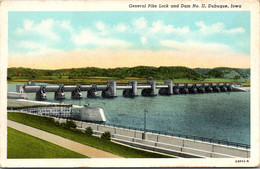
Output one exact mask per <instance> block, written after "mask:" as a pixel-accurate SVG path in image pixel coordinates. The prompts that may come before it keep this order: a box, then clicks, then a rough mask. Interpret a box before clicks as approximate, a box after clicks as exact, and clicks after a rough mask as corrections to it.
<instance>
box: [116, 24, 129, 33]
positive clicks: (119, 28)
mask: <svg viewBox="0 0 260 169" xmlns="http://www.w3.org/2000/svg"><path fill="white" fill-rule="evenodd" d="M114 30H115V31H117V32H125V31H126V30H127V26H126V25H125V24H123V23H119V24H117V25H116V26H114Z"/></svg>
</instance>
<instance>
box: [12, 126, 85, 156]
mask: <svg viewBox="0 0 260 169" xmlns="http://www.w3.org/2000/svg"><path fill="white" fill-rule="evenodd" d="M7 138H8V145H7V158H87V157H86V156H84V155H81V154H79V153H76V152H74V151H70V150H68V149H65V148H63V147H60V146H58V145H55V144H52V143H50V142H47V141H44V140H42V139H39V138H36V137H33V136H31V135H28V134H25V133H22V132H20V131H17V130H15V129H12V128H9V127H8V137H7Z"/></svg>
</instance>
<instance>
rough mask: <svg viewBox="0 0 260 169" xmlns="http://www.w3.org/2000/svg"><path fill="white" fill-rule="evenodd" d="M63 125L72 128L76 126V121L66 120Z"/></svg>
mask: <svg viewBox="0 0 260 169" xmlns="http://www.w3.org/2000/svg"><path fill="white" fill-rule="evenodd" d="M65 125H66V127H68V128H72V129H75V128H76V127H77V125H76V123H75V122H74V121H72V120H67V121H66V124H65Z"/></svg>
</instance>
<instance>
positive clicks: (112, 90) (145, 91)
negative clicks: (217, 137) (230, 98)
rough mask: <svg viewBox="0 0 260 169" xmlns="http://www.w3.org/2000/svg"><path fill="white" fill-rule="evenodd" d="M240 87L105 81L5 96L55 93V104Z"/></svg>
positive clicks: (21, 88)
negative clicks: (69, 100) (84, 94)
mask: <svg viewBox="0 0 260 169" xmlns="http://www.w3.org/2000/svg"><path fill="white" fill-rule="evenodd" d="M240 86H241V85H240V84H233V83H205V84H174V83H173V82H172V81H169V80H167V81H165V82H164V84H157V83H156V81H147V84H138V82H137V81H129V83H128V85H118V84H117V82H116V81H115V80H111V81H108V84H107V85H96V84H93V85H80V84H78V85H63V84H61V85H53V86H52V85H48V86H45V85H17V86H16V93H8V94H9V96H10V97H12V96H13V97H15V95H17V96H18V97H19V95H20V96H21V98H26V94H27V93H36V96H35V98H36V100H46V99H47V97H46V94H45V93H46V92H54V98H55V99H56V100H61V99H65V98H66V97H65V92H71V98H72V99H82V98H83V95H82V92H84V91H86V92H87V96H86V97H87V98H97V97H100V96H98V93H97V92H98V91H102V94H101V96H102V97H103V98H113V97H117V91H118V90H122V96H124V97H135V96H138V90H142V92H141V95H142V96H156V95H157V89H159V92H158V94H159V95H174V94H196V93H212V92H215V93H218V92H232V91H244V89H241V88H239V87H240Z"/></svg>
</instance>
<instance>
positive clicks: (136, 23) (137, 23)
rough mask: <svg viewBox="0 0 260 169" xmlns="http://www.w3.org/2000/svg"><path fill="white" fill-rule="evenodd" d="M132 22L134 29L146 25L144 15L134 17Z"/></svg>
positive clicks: (142, 27)
mask: <svg viewBox="0 0 260 169" xmlns="http://www.w3.org/2000/svg"><path fill="white" fill-rule="evenodd" d="M132 24H133V27H134V29H144V28H146V26H147V21H146V19H145V18H144V17H140V18H138V19H134V20H133V21H132Z"/></svg>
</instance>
